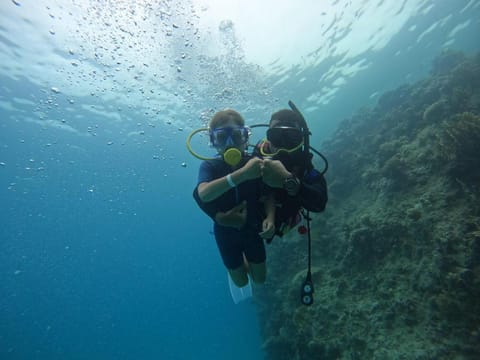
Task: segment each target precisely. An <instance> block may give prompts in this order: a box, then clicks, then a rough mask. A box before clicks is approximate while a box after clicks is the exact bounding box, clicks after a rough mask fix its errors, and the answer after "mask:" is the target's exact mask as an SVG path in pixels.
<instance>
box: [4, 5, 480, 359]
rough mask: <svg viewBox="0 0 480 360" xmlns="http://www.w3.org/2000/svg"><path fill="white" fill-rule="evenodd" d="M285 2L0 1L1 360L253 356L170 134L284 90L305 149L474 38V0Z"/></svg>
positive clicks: (253, 327)
mask: <svg viewBox="0 0 480 360" xmlns="http://www.w3.org/2000/svg"><path fill="white" fill-rule="evenodd" d="M225 3H229V1H225ZM267 3H270V4H269V5H270V6H271V7H270V8H268V7H267V5H266V4H267ZM293 3H295V4H297V7H295V6H294V4H293ZM298 4H301V5H302V1H300V2H298V1H297V2H292V1H283V2H282V1H280V2H278V3H277V2H266V3H265V4H263V3H262V5H256V2H254V1H247V2H243V5H242V7H240V6H239V5H238V3H237V2H235V1H231V2H230V5H229V9H230V10H229V11H231V13H222V11H220V10H222V6H225V5H221V2H216V1H211V2H210V4H209V2H208V1H204V2H200V1H193V2H190V1H179V2H173V1H162V2H159V3H158V4H156V3H153V2H152V3H148V2H135V4H130V2H127V1H125V2H122V1H119V2H116V3H115V4H113V3H110V2H94V1H86V0H85V1H80V0H77V1H73V0H72V1H66V0H65V1H8V0H3V1H2V3H1V4H0V204H1V206H0V209H1V210H0V225H1V226H0V358H1V359H6V360H7V359H154V358H155V359H231V360H236V359H246V358H248V359H250V360H256V359H262V358H263V354H262V350H261V343H262V340H261V339H260V334H259V330H258V323H257V318H256V309H255V304H254V302H248V303H242V304H240V305H237V306H236V305H234V304H233V302H232V300H231V298H230V294H229V292H228V284H227V275H226V272H225V270H224V268H223V265H222V263H221V260H220V256H219V254H218V251H217V248H216V245H215V241H214V239H213V235H212V234H211V221H210V219H209V218H207V217H206V216H205V215H204V214H203V213H202V212H201V211H200V210H199V209H198V208H197V207H196V204H195V203H194V201H193V199H192V196H191V193H192V190H193V188H194V186H195V185H196V179H197V171H198V165H199V163H200V162H199V160H197V159H195V158H193V157H192V156H191V155H190V154H189V153H188V151H187V149H186V147H185V139H186V137H187V135H188V134H189V133H190V132H191V131H192V130H194V129H196V128H199V127H202V126H204V125H205V123H206V122H207V121H208V119H209V117H210V116H211V114H212V113H213V112H214V111H216V110H218V109H221V108H225V107H233V108H235V109H237V110H239V111H240V112H241V113H244V114H245V115H246V119H247V122H248V123H249V124H254V123H264V122H267V121H268V119H269V117H270V114H271V113H272V112H273V111H276V110H278V109H280V108H285V107H287V101H288V100H289V99H291V100H293V101H294V102H295V103H296V104H297V106H298V107H299V108H300V110H302V111H303V112H304V115H305V117H306V119H307V121H308V122H309V124H310V128H311V130H312V132H313V137H312V141H311V142H312V145H313V146H315V147H316V148H318V149H320V150H321V142H322V141H323V140H324V139H326V138H328V137H329V136H331V135H332V133H333V131H334V129H335V127H336V125H337V124H338V122H339V121H340V120H342V119H343V118H344V117H347V116H349V115H350V114H352V113H353V112H354V111H355V110H357V109H358V108H360V107H362V106H368V105H371V104H374V103H375V101H376V99H377V98H378V96H379V95H380V94H381V93H382V92H384V91H386V90H389V89H392V88H394V87H396V86H398V85H400V84H402V83H407V82H413V81H416V80H418V79H420V78H422V77H424V76H426V75H427V74H428V71H429V68H430V64H431V61H432V59H433V58H434V57H435V56H436V55H438V54H439V53H440V52H441V51H442V50H444V49H452V50H456V51H463V52H465V53H467V54H472V53H475V52H478V50H479V47H480V46H479V45H480V42H479V40H478V39H479V38H478V34H480V22H479V21H480V2H478V1H475V0H471V1H467V0H465V1H463V0H443V1H441V0H436V1H428V0H427V1H420V0H416V1H413V0H412V1H408V0H405V1H403V2H397V1H394V0H382V1H375V2H374V1H371V2H370V1H368V2H366V1H341V0H337V1H331V2H328V4H327V2H325V3H323V2H316V1H305V3H304V4H303V6H301V7H300V8H298ZM275 7H276V9H274V8H275ZM216 9H220V10H216ZM265 9H268V10H270V11H271V16H266V15H265ZM274 10H276V11H274ZM293 10H295V11H293ZM225 11H226V10H225ZM238 14H243V16H240V15H238ZM262 14H263V15H262ZM265 17H267V18H268V19H265ZM226 19H230V21H225V20H226ZM245 19H247V20H248V21H251V24H250V25H251V26H249V23H247V22H246V20H245ZM259 19H261V20H262V21H260V20H259ZM207 20H208V21H209V22H208V21H207ZM257 20H258V21H260V22H259V23H256V21H257ZM266 22H268V23H269V24H270V25H271V26H268V24H265V23H266ZM278 23H280V24H285V23H288V24H291V25H290V26H291V28H289V27H288V25H284V26H282V28H285V33H280V32H277V33H275V32H274V34H273V35H270V37H269V35H268V31H270V30H272V31H273V30H275V31H280V30H278V29H277V27H276V26H277V25H275V24H278ZM262 26H264V27H262ZM251 28H255V29H256V30H257V31H258V32H259V35H258V42H259V43H260V42H261V41H262V40H264V37H265V38H266V39H270V40H269V41H268V42H267V43H268V46H267V45H265V49H264V50H262V44H261V43H260V44H257V45H252V41H253V40H252V39H255V35H251V34H250V33H249V32H248V29H250V30H251ZM269 29H270V30H269ZM360 33H361V34H360ZM264 34H266V35H264ZM289 36H294V37H293V38H289ZM297 41H298V42H297ZM269 46H271V48H270V47H269ZM265 53H267V54H265ZM267 55H271V56H272V58H269V57H268V56H267ZM256 60H258V61H256ZM254 135H255V137H261V136H262V134H261V133H255V134H254ZM194 145H195V146H196V148H197V149H198V151H199V152H202V154H208V153H209V152H211V150H210V149H209V148H208V147H207V145H206V139H205V138H202V137H199V138H197V139H196V140H195V141H194ZM325 155H327V157H328V154H325Z"/></svg>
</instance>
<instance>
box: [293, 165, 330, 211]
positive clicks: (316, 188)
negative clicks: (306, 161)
mask: <svg viewBox="0 0 480 360" xmlns="http://www.w3.org/2000/svg"><path fill="white" fill-rule="evenodd" d="M299 195H300V200H301V203H302V206H303V207H304V208H305V209H306V210H308V211H312V212H322V211H323V210H325V206H326V205H327V201H328V194H327V182H326V180H325V177H324V176H323V175H322V174H321V173H320V172H319V171H318V170H316V169H311V170H309V171H308V172H307V173H306V174H305V176H304V177H303V179H302V187H301V189H300V194H299Z"/></svg>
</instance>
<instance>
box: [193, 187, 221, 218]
mask: <svg viewBox="0 0 480 360" xmlns="http://www.w3.org/2000/svg"><path fill="white" fill-rule="evenodd" d="M193 198H194V199H195V201H196V203H197V205H198V207H199V208H200V209H202V211H203V212H204V213H205V214H207V215H208V216H210V217H211V218H212V220H214V221H215V214H216V213H217V212H218V208H217V206H216V205H215V201H210V202H203V201H202V200H200V196H199V195H198V185H197V186H196V187H195V189H194V190H193Z"/></svg>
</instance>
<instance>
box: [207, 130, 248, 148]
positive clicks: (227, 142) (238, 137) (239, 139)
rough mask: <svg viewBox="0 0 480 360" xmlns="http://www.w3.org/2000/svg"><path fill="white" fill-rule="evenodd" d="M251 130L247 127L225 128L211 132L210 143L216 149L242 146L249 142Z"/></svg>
mask: <svg viewBox="0 0 480 360" xmlns="http://www.w3.org/2000/svg"><path fill="white" fill-rule="evenodd" d="M248 136H249V129H248V127H245V126H225V127H219V128H214V129H211V130H210V143H211V144H212V146H213V147H215V148H225V147H227V146H240V145H244V144H246V143H247V141H248Z"/></svg>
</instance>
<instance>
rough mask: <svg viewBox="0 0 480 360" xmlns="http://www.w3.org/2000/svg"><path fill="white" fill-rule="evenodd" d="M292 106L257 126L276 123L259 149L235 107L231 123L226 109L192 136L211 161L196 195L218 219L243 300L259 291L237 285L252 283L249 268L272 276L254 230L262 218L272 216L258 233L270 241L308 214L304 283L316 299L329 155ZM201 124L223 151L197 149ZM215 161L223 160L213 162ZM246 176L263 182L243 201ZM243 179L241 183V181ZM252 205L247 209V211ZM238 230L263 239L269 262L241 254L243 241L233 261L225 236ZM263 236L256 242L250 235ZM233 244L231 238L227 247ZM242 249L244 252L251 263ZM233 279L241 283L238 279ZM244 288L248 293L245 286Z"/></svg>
mask: <svg viewBox="0 0 480 360" xmlns="http://www.w3.org/2000/svg"><path fill="white" fill-rule="evenodd" d="M289 105H290V107H291V109H292V110H289V109H284V110H280V111H277V112H275V113H274V114H272V116H271V119H270V122H269V124H268V125H267V124H258V125H252V126H251V127H250V128H255V127H261V126H266V127H268V130H267V138H266V139H264V140H263V141H261V142H259V143H258V144H257V145H256V146H255V148H254V151H253V152H252V154H251V155H249V154H248V152H247V148H248V144H247V143H248V137H249V129H248V128H245V126H244V121H243V119H242V118H241V116H240V115H239V114H238V113H236V112H234V111H232V110H227V112H228V111H230V112H231V114H230V115H231V117H230V120H229V121H228V124H230V126H226V125H225V124H226V123H227V122H224V120H222V121H219V118H222V119H223V116H226V113H223V112H219V113H217V114H215V116H214V117H213V118H212V120H211V121H210V126H209V127H208V128H202V129H198V130H195V131H193V132H192V133H191V134H190V135H189V137H188V138H187V148H188V150H189V151H190V153H192V155H194V156H195V157H197V158H199V159H202V160H205V161H204V162H203V163H202V165H201V167H200V174H199V180H198V185H197V187H196V189H195V190H194V198H195V200H196V201H197V204H198V205H199V206H200V208H201V209H202V210H203V211H204V212H205V213H207V215H209V216H210V217H211V218H212V219H213V220H214V233H215V238H216V239H217V245H218V247H219V250H220V253H221V254H222V258H223V260H224V264H225V266H226V267H227V269H229V274H230V275H231V277H230V278H229V280H230V290H231V292H232V297H233V299H234V301H235V303H237V302H238V301H241V300H243V299H244V298H245V297H248V295H249V296H251V289H248V291H247V292H246V293H247V295H245V292H242V288H237V289H235V286H233V285H237V286H242V285H243V286H244V285H245V284H247V285H249V282H248V277H247V271H250V275H251V277H252V279H253V280H254V282H263V281H264V279H265V274H266V267H265V258H266V256H265V249H264V247H263V242H261V243H262V246H259V245H258V239H259V237H258V236H255V234H254V233H253V232H252V231H251V230H252V229H255V228H256V229H259V228H260V226H259V222H261V219H262V217H263V218H264V220H263V224H262V226H261V229H262V230H261V231H260V232H259V234H258V235H259V236H260V238H263V239H264V240H266V242H267V243H270V242H271V241H272V239H273V238H274V236H275V235H278V236H283V235H284V234H286V233H287V232H288V231H289V230H290V229H292V228H293V227H295V226H297V225H299V223H300V221H301V220H302V218H303V219H304V220H305V222H306V225H307V226H306V227H305V226H303V225H302V226H299V227H298V231H299V233H301V234H307V236H308V271H307V278H306V280H305V281H304V283H303V285H302V291H301V301H302V303H303V304H304V305H311V304H312V303H313V282H312V278H311V237H310V220H311V219H310V216H309V211H312V212H321V211H323V210H324V209H325V205H326V203H327V201H328V196H327V185H326V181H325V178H324V174H325V172H326V171H327V169H328V162H327V159H326V158H325V157H324V156H323V155H322V154H321V153H320V152H318V151H317V150H315V149H314V148H313V147H311V146H310V141H309V138H310V131H309V129H308V126H307V123H306V121H305V119H304V117H303V115H302V114H301V113H300V111H299V110H298V109H297V108H296V106H295V105H294V104H293V103H292V102H291V101H289ZM222 114H223V115H222ZM217 116H218V117H217ZM201 131H208V132H209V136H210V143H211V144H212V145H213V146H214V147H215V148H216V149H217V152H218V154H219V156H218V157H217V158H208V157H203V156H200V155H199V154H197V153H196V152H194V151H193V149H192V148H191V145H190V141H191V138H192V137H193V136H194V135H195V134H197V133H198V132H201ZM311 151H313V152H314V153H316V154H317V155H319V156H320V157H321V158H322V159H323V160H324V162H325V168H324V169H323V171H321V172H320V171H318V170H317V169H315V168H314V166H313V164H312V157H313V154H312V153H311ZM222 158H223V160H222ZM213 160H215V162H212V161H213ZM214 164H215V165H214ZM204 174H209V175H208V176H205V175H204ZM245 179H249V181H250V182H252V181H253V180H254V181H253V183H255V185H253V184H250V185H249V186H250V190H249V191H250V192H249V194H248V196H246V197H245V198H242V201H239V199H240V198H239V191H238V190H239V189H240V187H243V189H246V188H247V187H246V186H245V185H243V182H244V181H245ZM237 185H240V186H238V187H237ZM232 189H235V196H236V197H237V198H236V199H235V201H233V200H232V199H230V201H226V200H225V198H226V192H227V191H229V192H230V197H231V196H233V195H232V193H231V192H232ZM240 193H241V194H244V193H242V192H240ZM243 200H245V201H243ZM227 202H228V206H227ZM260 204H261V207H263V208H264V212H263V215H262V214H260V213H261V210H262V209H261V207H260V206H259V205H260ZM245 210H247V211H246V214H245V213H244V211H245ZM239 219H245V220H244V222H241V224H245V225H242V226H245V228H241V227H239V226H238V221H239ZM242 221H243V220H242ZM232 226H233V227H237V231H241V232H244V231H246V232H245V233H235V232H234V231H233V230H231V229H230V230H227V229H228V227H232ZM247 229H249V230H248V231H247ZM249 231H250V232H249ZM230 236H232V239H235V242H236V243H242V242H243V240H240V237H242V236H244V237H245V239H247V241H246V243H256V244H257V245H256V247H257V248H258V249H260V250H258V251H259V253H260V251H261V250H262V249H263V255H262V256H261V258H263V262H262V263H260V264H259V263H258V262H256V261H258V258H257V259H255V260H256V261H255V260H251V259H252V257H251V256H250V259H249V258H248V257H247V254H246V252H243V255H239V254H242V251H241V250H239V248H238V247H237V250H235V253H236V254H237V255H235V258H236V260H235V261H234V262H230V261H229V259H228V257H229V256H230V255H228V254H227V251H228V249H227V248H228V247H233V246H234V245H233V244H230V242H229V241H228V242H227V241H223V240H222V239H226V238H227V237H230ZM255 238H256V242H251V241H250V239H255ZM225 243H227V244H228V245H227V246H226V245H225ZM242 256H244V261H243V262H242V261H241V257H242ZM245 258H246V259H245ZM258 265H260V266H258ZM252 270H253V271H252ZM259 274H260V276H259ZM232 279H233V280H234V284H232V282H231V280H232ZM259 280H261V281H259ZM239 289H240V292H239V291H237V290H239Z"/></svg>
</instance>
